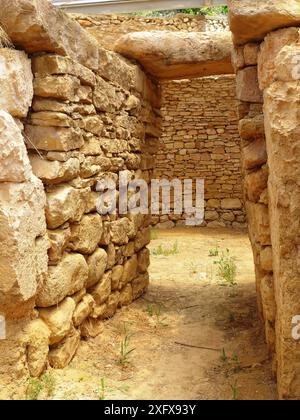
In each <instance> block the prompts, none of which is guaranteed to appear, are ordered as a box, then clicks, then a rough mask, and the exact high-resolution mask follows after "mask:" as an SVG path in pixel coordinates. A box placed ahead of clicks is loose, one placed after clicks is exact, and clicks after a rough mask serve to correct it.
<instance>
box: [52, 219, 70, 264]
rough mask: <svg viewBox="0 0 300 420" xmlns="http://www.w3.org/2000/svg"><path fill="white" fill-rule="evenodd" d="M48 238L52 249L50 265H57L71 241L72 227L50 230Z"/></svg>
mask: <svg viewBox="0 0 300 420" xmlns="http://www.w3.org/2000/svg"><path fill="white" fill-rule="evenodd" d="M48 238H49V241H50V248H49V250H48V256H49V263H50V265H56V264H57V263H58V262H59V261H60V260H61V259H62V256H63V254H64V251H65V250H66V248H67V246H68V243H69V240H70V239H71V229H70V227H69V226H68V225H67V226H64V227H63V228H62V229H56V230H48Z"/></svg>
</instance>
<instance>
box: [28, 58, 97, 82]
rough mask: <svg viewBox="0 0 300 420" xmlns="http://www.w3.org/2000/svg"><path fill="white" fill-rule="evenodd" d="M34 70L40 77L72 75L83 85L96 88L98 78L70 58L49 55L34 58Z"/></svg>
mask: <svg viewBox="0 0 300 420" xmlns="http://www.w3.org/2000/svg"><path fill="white" fill-rule="evenodd" d="M32 69H33V72H34V73H35V74H38V75H43V76H45V75H52V74H54V75H60V74H70V75H71V76H76V77H78V78H79V79H80V81H81V83H82V84H86V85H89V86H95V84H96V76H95V75H94V73H93V72H92V71H91V70H89V69H88V68H86V67H84V66H83V65H81V64H79V63H77V62H76V61H74V60H72V59H71V58H70V57H62V56H60V55H54V54H47V55H42V56H40V57H33V58H32Z"/></svg>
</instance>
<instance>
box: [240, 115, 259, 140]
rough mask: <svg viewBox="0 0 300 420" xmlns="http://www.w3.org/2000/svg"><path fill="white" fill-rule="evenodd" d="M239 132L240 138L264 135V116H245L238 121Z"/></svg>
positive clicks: (246, 138)
mask: <svg viewBox="0 0 300 420" xmlns="http://www.w3.org/2000/svg"><path fill="white" fill-rule="evenodd" d="M239 133H240V136H241V138H242V139H244V140H252V139H255V138H257V137H264V135H265V126H264V116H263V114H261V115H256V116H255V117H254V118H249V117H246V118H244V119H242V120H240V122H239Z"/></svg>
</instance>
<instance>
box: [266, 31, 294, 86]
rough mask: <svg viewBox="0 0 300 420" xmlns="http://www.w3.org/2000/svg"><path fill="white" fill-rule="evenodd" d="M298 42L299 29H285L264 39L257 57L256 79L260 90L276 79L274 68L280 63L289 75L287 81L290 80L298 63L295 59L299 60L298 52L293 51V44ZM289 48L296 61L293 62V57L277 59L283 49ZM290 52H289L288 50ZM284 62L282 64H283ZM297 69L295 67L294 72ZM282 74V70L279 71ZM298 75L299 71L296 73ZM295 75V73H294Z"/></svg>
mask: <svg viewBox="0 0 300 420" xmlns="http://www.w3.org/2000/svg"><path fill="white" fill-rule="evenodd" d="M298 41H299V28H286V29H280V30H278V31H275V32H272V33H270V34H268V35H267V36H266V37H265V40H264V42H263V43H262V44H261V46H260V52H259V55H258V78H259V85H260V88H261V89H265V88H267V87H268V86H270V84H271V83H272V82H275V81H276V80H280V79H278V75H277V69H276V66H277V65H279V64H280V63H282V65H283V67H285V73H286V74H287V73H288V72H289V73H290V74H289V79H288V80H291V79H292V75H293V70H294V69H295V67H296V66H297V64H298V63H299V61H297V58H299V55H298V54H299V50H297V48H296V49H294V50H293V48H294V46H292V45H293V44H294V45H295V44H297V43H298ZM284 47H287V48H290V49H292V50H293V53H292V54H294V56H295V58H296V60H295V61H294V62H293V57H286V58H285V59H284V57H283V56H281V57H279V60H278V54H279V53H280V51H281V50H282V49H283V48H284ZM290 51H291V50H290ZM283 61H284V62H283ZM287 63H290V66H289V67H286V65H287ZM297 69H298V67H296V70H297ZM281 73H282V70H281ZM298 73H299V71H298ZM296 75H297V71H296Z"/></svg>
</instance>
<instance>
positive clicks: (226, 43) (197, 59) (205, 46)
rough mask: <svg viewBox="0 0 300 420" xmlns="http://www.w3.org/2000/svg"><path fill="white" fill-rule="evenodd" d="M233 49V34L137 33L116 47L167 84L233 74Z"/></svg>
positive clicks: (117, 43)
mask: <svg viewBox="0 0 300 420" xmlns="http://www.w3.org/2000/svg"><path fill="white" fill-rule="evenodd" d="M231 48H232V44H231V34H230V32H216V33H211V34H206V33H188V32H175V33H174V32H167V31H165V32H162V31H156V32H136V33H131V34H127V35H124V36H123V37H121V38H120V39H119V40H118V41H117V42H116V44H115V51H116V52H118V53H120V54H123V55H124V56H125V57H128V58H131V59H134V60H137V61H139V62H140V63H141V64H142V66H143V67H144V68H145V69H146V70H147V72H149V73H150V74H152V75H153V76H155V77H157V78H158V79H164V80H166V79H169V80H170V79H183V78H188V77H201V76H210V75H213V74H232V73H233V68H232V64H231Z"/></svg>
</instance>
